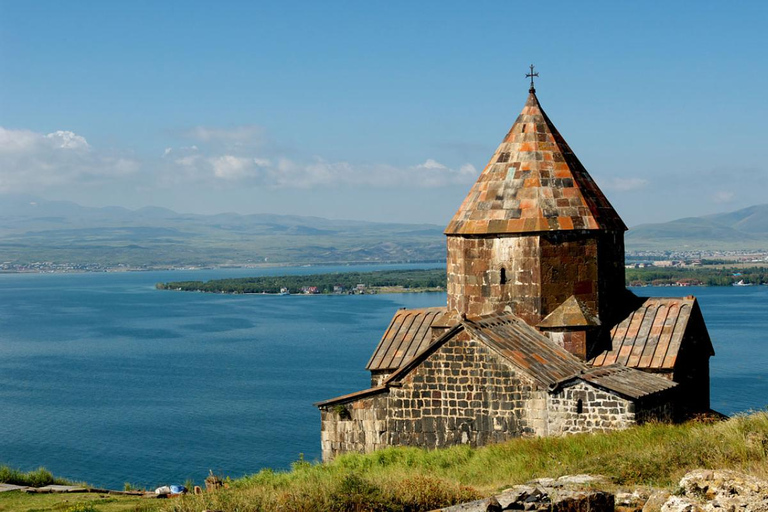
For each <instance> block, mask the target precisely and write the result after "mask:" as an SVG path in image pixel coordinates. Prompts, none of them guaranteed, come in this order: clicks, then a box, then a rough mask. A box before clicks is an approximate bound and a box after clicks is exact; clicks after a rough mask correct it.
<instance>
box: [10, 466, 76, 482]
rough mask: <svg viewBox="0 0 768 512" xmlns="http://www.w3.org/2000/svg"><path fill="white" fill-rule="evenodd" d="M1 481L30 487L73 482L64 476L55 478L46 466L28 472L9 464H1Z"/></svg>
mask: <svg viewBox="0 0 768 512" xmlns="http://www.w3.org/2000/svg"><path fill="white" fill-rule="evenodd" d="M0 483H3V484H13V485H26V486H29V487H45V486H46V485H53V484H56V485H71V484H72V482H70V481H69V480H64V479H62V478H55V477H54V476H53V475H52V474H51V472H50V471H48V470H47V469H45V468H37V469H35V470H34V471H29V472H27V473H25V472H23V471H19V470H18V469H13V468H10V467H8V466H0Z"/></svg>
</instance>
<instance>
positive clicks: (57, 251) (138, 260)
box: [0, 195, 768, 267]
mask: <svg viewBox="0 0 768 512" xmlns="http://www.w3.org/2000/svg"><path fill="white" fill-rule="evenodd" d="M443 229H444V226H438V225H434V224H394V223H393V224H390V223H378V222H364V221H352V220H330V219H324V218H320V217H302V216H296V215H271V214H254V215H238V214H234V213H222V214H217V215H195V214H181V213H176V212H174V211H172V210H168V209H166V208H157V207H146V208H140V209H138V210H128V209H126V208H121V207H104V208H90V207H84V206H80V205H78V204H75V203H72V202H66V201H46V200H42V199H39V198H35V197H32V196H23V195H0V264H3V263H5V262H14V263H31V262H45V261H52V262H59V263H76V264H81V265H83V264H85V265H93V264H95V265H104V266H115V265H118V264H124V265H129V266H136V267H167V266H191V265H197V266H205V265H227V264H234V265H242V264H258V263H265V262H266V263H274V264H309V263H313V264H317V263H352V262H355V263H360V262H371V263H377V262H404V261H437V260H443V259H444V258H445V238H444V236H443V234H442V232H443ZM626 243H627V249H628V250H647V249H653V250H685V249H723V248H731V249H758V248H763V249H764V248H768V204H765V205H757V206H752V207H749V208H745V209H743V210H738V211H735V212H729V213H722V214H715V215H707V216H704V217H691V218H686V219H679V220H675V221H672V222H666V223H661V224H643V225H640V226H636V227H634V228H632V229H630V231H629V232H628V233H627V235H626Z"/></svg>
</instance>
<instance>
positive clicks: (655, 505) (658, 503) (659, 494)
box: [643, 490, 670, 512]
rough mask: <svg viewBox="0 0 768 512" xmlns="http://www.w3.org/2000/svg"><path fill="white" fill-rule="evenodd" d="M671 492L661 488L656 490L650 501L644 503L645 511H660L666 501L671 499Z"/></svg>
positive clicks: (649, 498)
mask: <svg viewBox="0 0 768 512" xmlns="http://www.w3.org/2000/svg"><path fill="white" fill-rule="evenodd" d="M669 496H670V494H669V492H667V491H663V490H659V491H654V492H653V493H651V495H650V496H649V497H648V501H646V502H645V505H643V512H659V511H660V510H661V507H662V506H663V505H664V503H666V502H667V500H668V499H669Z"/></svg>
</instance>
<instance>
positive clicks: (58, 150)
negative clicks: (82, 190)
mask: <svg viewBox="0 0 768 512" xmlns="http://www.w3.org/2000/svg"><path fill="white" fill-rule="evenodd" d="M137 170H138V162H136V161H135V160H134V159H132V158H127V157H123V156H120V155H112V154H104V153H99V152H96V151H93V150H92V148H91V146H90V145H89V144H88V141H87V140H86V139H85V137H83V136H81V135H78V134H76V133H74V132H71V131H66V130H58V131H55V132H53V133H49V134H41V133H36V132H33V131H30V130H13V129H7V128H3V127H0V191H3V192H20V191H36V190H39V189H41V188H45V187H53V186H59V185H67V184H71V183H86V182H97V181H100V180H106V179H112V178H115V177H117V176H125V175H129V174H132V173H134V172H136V171H137Z"/></svg>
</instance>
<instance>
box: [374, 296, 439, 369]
mask: <svg viewBox="0 0 768 512" xmlns="http://www.w3.org/2000/svg"><path fill="white" fill-rule="evenodd" d="M444 313H445V308H444V307H439V308H423V309H400V310H398V311H397V313H395V316H394V317H392V321H391V322H390V323H389V327H387V330H386V331H385V332H384V336H382V338H381V341H379V345H378V346H377V347H376V350H375V351H374V353H373V355H372V356H371V359H370V360H369V361H368V365H367V366H366V367H365V369H366V370H396V369H397V368H400V366H402V365H403V363H405V362H407V361H409V360H410V359H412V358H413V356H415V355H416V354H418V353H419V352H421V351H422V350H424V349H425V348H427V346H428V345H429V344H430V342H431V341H432V331H431V329H430V327H431V326H432V323H433V322H434V321H435V320H436V319H437V318H438V317H440V316H442V315H443V314H444Z"/></svg>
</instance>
